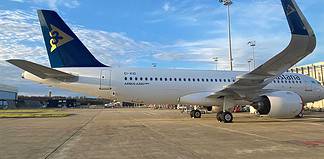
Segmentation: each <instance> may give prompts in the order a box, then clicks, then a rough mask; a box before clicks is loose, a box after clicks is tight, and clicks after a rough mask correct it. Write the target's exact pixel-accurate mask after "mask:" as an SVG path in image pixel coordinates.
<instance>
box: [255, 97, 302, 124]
mask: <svg viewBox="0 0 324 159" xmlns="http://www.w3.org/2000/svg"><path fill="white" fill-rule="evenodd" d="M252 105H253V107H254V108H255V109H256V110H258V112H259V113H260V115H269V116H270V117H278V118H293V117H295V116H296V115H298V114H299V113H300V112H301V111H302V109H303V101H302V99H301V97H300V96H299V95H298V94H296V93H294V92H289V91H276V92H271V93H266V94H264V95H262V96H260V98H259V99H258V101H257V102H255V103H253V104H252Z"/></svg>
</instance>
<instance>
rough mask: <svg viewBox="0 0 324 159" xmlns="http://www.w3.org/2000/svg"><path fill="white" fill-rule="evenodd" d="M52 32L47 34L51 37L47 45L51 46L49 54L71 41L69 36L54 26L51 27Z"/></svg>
mask: <svg viewBox="0 0 324 159" xmlns="http://www.w3.org/2000/svg"><path fill="white" fill-rule="evenodd" d="M51 28H52V30H51V31H50V32H49V35H50V37H51V39H50V41H49V43H50V45H51V52H53V51H54V50H55V49H57V48H58V47H60V46H62V45H64V44H66V43H68V42H70V41H71V40H73V38H72V37H71V36H69V35H68V34H66V33H64V32H63V31H62V30H60V29H58V28H57V27H55V26H54V25H51Z"/></svg>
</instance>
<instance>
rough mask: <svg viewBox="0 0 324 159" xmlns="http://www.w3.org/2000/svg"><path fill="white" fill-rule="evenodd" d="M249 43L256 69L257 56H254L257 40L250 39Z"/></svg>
mask: <svg viewBox="0 0 324 159" xmlns="http://www.w3.org/2000/svg"><path fill="white" fill-rule="evenodd" d="M248 45H249V46H251V47H252V59H253V69H255V56H254V49H255V46H256V42H255V41H249V42H248Z"/></svg>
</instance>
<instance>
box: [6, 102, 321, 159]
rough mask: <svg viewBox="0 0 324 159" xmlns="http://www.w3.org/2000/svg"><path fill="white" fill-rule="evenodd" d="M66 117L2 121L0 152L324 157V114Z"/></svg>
mask: <svg viewBox="0 0 324 159" xmlns="http://www.w3.org/2000/svg"><path fill="white" fill-rule="evenodd" d="M66 111H68V112H71V113H73V114H74V115H72V116H69V117H62V118H26V119H0V158H1V159H7V158H28V159H29V158H30V159H37V158H42V159H43V158H51V159H54V158H55V159H65V158H67V159H74V158H75V159H82V158H86V159H90V158H113V159H129V158H131V159H138V158H149V159H165V158H175V159H196V158H197V159H200V158H202V159H205V158H206V159H209V158H211V159H215V158H242V159H243V158H244V159H245V158H262V159H272V158H273V159H278V158H280V159H304V158H308V159H323V158H324V113H310V114H308V115H306V116H305V118H303V119H272V118H268V117H256V116H253V115H250V114H248V113H235V114H234V123H230V124H228V123H227V124H224V123H219V122H218V121H216V118H215V114H203V116H202V118H201V119H192V118H190V117H189V115H188V114H187V113H181V112H180V111H179V110H152V109H147V108H146V109H144V108H134V109H125V108H124V109H68V110H66Z"/></svg>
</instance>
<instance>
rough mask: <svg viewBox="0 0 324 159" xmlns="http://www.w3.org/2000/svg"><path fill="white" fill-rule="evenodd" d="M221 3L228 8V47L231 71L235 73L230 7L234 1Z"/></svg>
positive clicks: (229, 0) (220, 0)
mask: <svg viewBox="0 0 324 159" xmlns="http://www.w3.org/2000/svg"><path fill="white" fill-rule="evenodd" d="M219 2H220V3H222V4H223V5H225V6H227V21H228V45H229V51H228V53H229V62H230V69H231V71H233V56H232V39H231V16H230V5H231V4H233V2H232V0H219Z"/></svg>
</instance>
